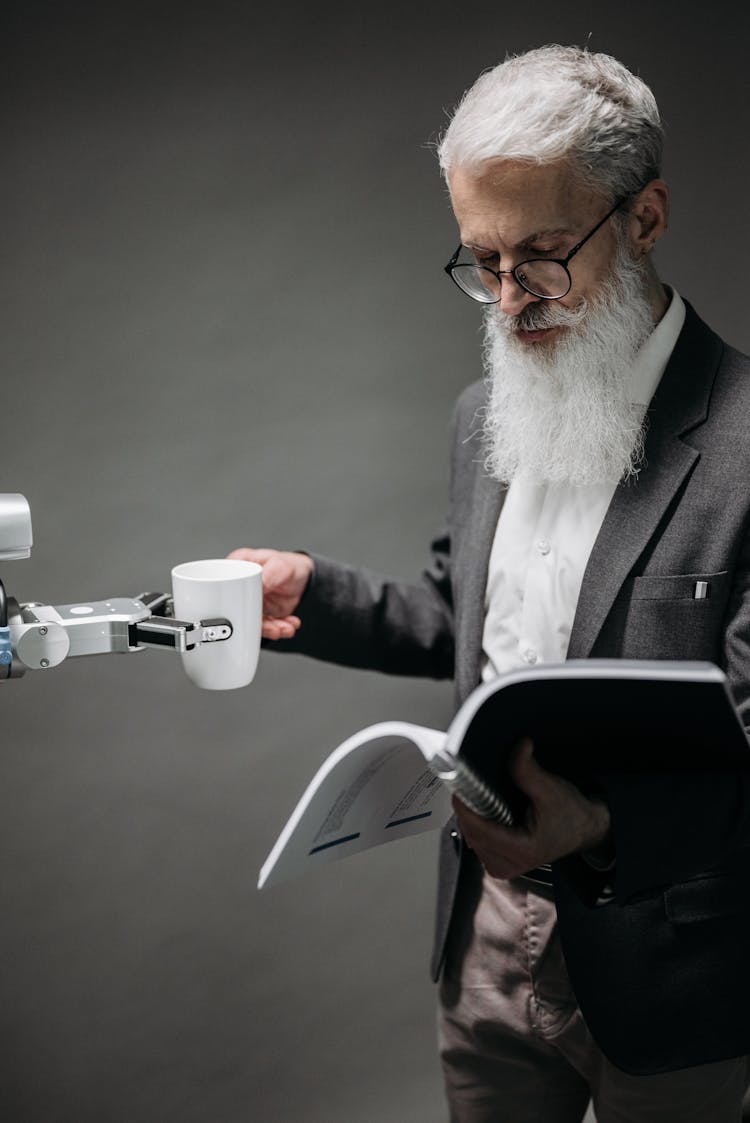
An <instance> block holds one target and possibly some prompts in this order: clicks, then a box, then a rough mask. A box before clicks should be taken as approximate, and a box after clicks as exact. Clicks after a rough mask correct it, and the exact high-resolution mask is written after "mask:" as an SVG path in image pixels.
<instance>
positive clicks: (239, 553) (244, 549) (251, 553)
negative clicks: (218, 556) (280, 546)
mask: <svg viewBox="0 0 750 1123" xmlns="http://www.w3.org/2000/svg"><path fill="white" fill-rule="evenodd" d="M275 553H277V551H276V550H254V549H251V547H250V546H240V548H239V549H237V550H232V552H231V553H230V554H227V557H228V558H236V559H237V560H238V561H251V562H255V563H256V565H265V563H266V562H267V561H268V559H269V558H270V557H272V556H273V555H274V554H275Z"/></svg>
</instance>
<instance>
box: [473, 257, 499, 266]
mask: <svg viewBox="0 0 750 1123" xmlns="http://www.w3.org/2000/svg"><path fill="white" fill-rule="evenodd" d="M474 257H475V260H476V263H477V265H483V266H484V267H485V268H486V269H497V262H498V256H497V254H496V253H490V254H484V255H482V254H479V253H477V254H474Z"/></svg>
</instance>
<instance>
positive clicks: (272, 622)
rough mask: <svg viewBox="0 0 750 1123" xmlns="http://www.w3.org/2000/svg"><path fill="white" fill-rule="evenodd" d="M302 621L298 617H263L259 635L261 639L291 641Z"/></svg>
mask: <svg viewBox="0 0 750 1123" xmlns="http://www.w3.org/2000/svg"><path fill="white" fill-rule="evenodd" d="M301 623H302V621H301V620H300V618H299V616H284V617H278V618H277V617H273V616H264V617H263V626H262V628H261V633H260V634H261V635H262V636H263V639H271V640H280V639H291V638H292V636H294V635H296V633H297V630H298V629H299V627H300V625H301Z"/></svg>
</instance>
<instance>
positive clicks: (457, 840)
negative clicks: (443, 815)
mask: <svg viewBox="0 0 750 1123" xmlns="http://www.w3.org/2000/svg"><path fill="white" fill-rule="evenodd" d="M451 842H452V843H453V849H454V850H456V851H457V850H458V849H459V847H460V846H461V835H460V834H459V833H458V831H456V830H453V831H451Z"/></svg>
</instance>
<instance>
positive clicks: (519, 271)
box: [445, 195, 628, 304]
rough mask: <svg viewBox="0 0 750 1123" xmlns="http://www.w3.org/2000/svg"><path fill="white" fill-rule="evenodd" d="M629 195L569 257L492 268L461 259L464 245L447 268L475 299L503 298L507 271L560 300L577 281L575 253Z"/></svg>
mask: <svg viewBox="0 0 750 1123" xmlns="http://www.w3.org/2000/svg"><path fill="white" fill-rule="evenodd" d="M627 197H628V196H627V195H625V196H623V197H622V198H621V199H618V200H617V202H616V203H615V205H614V206H613V207H612V210H611V211H607V213H606V214H605V216H604V218H601V219H599V221H598V222H597V224H596V226H595V227H594V229H593V230H589V232H588V234H587V235H586V237H585V238H581V240H580V242H577V243H576V244H575V245H574V246H573V249H572V250H571V251H570V253H569V254H568V256H567V257H559V258H557V257H555V258H553V257H532V258H529V260H528V261H521V262H519V264H518V265H514V266H513V268H512V269H490V268H489V266H487V265H477V264H476V263H474V262H459V260H458V259H459V257H460V255H461V250H462V249H463V248H464V247H463V245H459V247H458V249H457V250H456V252H455V253H454V255H453V257H452V258H451V259H450V261H449V262H448V264H447V265H446V266H445V272H446V273H447V274H448V276H449V277H450V278H451V280H452V281H455V283H456V284H457V285H458V287H459V288H460V289H461V291H462V292H465V293H466V295H467V296H470V297H471V298H472V300H478V301H479V302H480V303H481V304H497V302H498V301H499V300H500V289H501V285H502V278H503V275H504V274H510V276H512V277H513V280H514V281H515V282H516V283H517V284H519V285H520V286H521V288H522V289H525V290H526V292H530V293H531V295H532V296H537V297H539V299H540V300H560V298H561V297H563V296H567V294H568V293H569V292H570V289H571V286H572V284H573V278H572V277H571V275H570V270H569V269H568V265H569V263H570V261H571V259H572V258H573V257H575V255H576V254H577V253H578V251H579V250H580V249H582V248H583V246H585V245H586V243H587V242H588V240H589V238H593V236H594V234H596V232H597V230H599V229H600V227H602V226H604V223H605V222H606V221H607V219H609V218H611V217H612V215H613V214H614V213H615V211H616V210H618V208H619V207H621V206H622V204H623V203H624V202H625V200H626V199H627Z"/></svg>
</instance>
